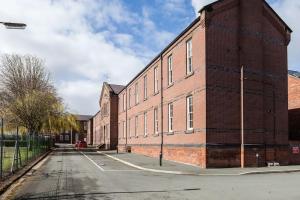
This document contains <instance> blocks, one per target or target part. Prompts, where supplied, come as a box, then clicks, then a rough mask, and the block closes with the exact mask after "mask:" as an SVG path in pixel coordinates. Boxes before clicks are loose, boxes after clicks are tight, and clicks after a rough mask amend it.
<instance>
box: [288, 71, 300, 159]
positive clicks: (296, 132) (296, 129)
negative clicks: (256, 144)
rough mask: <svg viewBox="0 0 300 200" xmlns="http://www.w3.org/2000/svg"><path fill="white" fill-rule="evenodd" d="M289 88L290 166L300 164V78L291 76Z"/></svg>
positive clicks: (289, 77)
mask: <svg viewBox="0 0 300 200" xmlns="http://www.w3.org/2000/svg"><path fill="white" fill-rule="evenodd" d="M291 74H292V73H291ZM288 86H289V87H288V99H289V138H290V148H291V150H290V164H300V151H299V150H300V78H299V77H298V76H296V75H289V76H288Z"/></svg>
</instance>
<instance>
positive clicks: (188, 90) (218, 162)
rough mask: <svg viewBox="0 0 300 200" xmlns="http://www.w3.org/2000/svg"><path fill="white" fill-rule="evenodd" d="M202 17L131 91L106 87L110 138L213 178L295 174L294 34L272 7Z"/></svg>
mask: <svg viewBox="0 0 300 200" xmlns="http://www.w3.org/2000/svg"><path fill="white" fill-rule="evenodd" d="M199 14H200V16H199V17H197V18H196V19H195V20H194V21H193V22H192V23H191V24H190V25H189V26H188V27H187V28H186V29H185V30H184V31H183V32H182V33H181V34H180V35H178V36H177V37H176V38H175V39H174V40H173V41H172V42H171V43H170V44H169V45H168V46H167V47H166V48H165V49H164V50H163V51H162V52H161V53H159V54H158V55H157V56H156V57H155V58H154V59H153V60H152V61H151V62H150V63H149V64H148V65H147V66H146V67H145V68H144V69H143V70H142V71H141V72H140V73H139V74H137V75H136V77H134V79H132V80H131V81H130V82H129V83H128V84H127V85H126V87H124V88H122V89H120V88H121V87H120V88H118V89H120V90H118V91H116V92H114V91H113V89H112V88H111V87H109V85H108V84H106V83H105V84H104V86H103V89H102V93H101V98H100V107H101V111H100V115H101V119H99V120H100V121H99V122H98V123H99V124H101V125H100V127H101V128H100V133H99V134H100V137H101V136H102V137H104V135H106V134H103V132H104V133H105V131H104V130H103V127H105V126H107V127H110V128H106V131H107V130H109V131H112V130H111V129H112V127H113V128H116V127H118V130H116V131H115V132H114V131H113V132H110V134H111V135H112V134H115V133H117V132H118V149H119V150H120V151H125V150H130V151H131V152H134V153H141V154H145V155H149V156H153V157H159V155H162V156H163V158H164V159H168V160H174V161H178V162H184V163H190V164H195V165H198V166H201V167H203V168H205V167H238V166H242V167H243V166H257V165H259V166H262V165H265V164H266V163H268V162H278V163H280V164H281V165H287V164H288V163H289V150H290V149H289V140H288V120H287V119H288V110H287V108H288V100H287V46H288V44H289V42H290V34H291V32H292V31H291V29H290V28H289V27H288V26H287V25H286V24H285V23H284V22H283V21H282V19H281V18H280V17H279V16H278V15H277V14H276V13H275V11H274V10H273V9H272V8H271V7H270V6H269V5H268V4H267V3H266V2H265V1H264V0H222V1H221V0H220V1H217V2H214V3H212V4H209V5H207V6H205V7H203V8H202V9H201V10H200V11H199ZM117 96H118V98H117ZM109 102H110V103H109ZM108 107H109V108H108ZM105 108H107V110H110V111H111V112H107V111H105ZM117 108H118V115H117V116H115V117H114V118H112V117H111V114H112V113H114V111H113V112H112V110H115V109H117ZM96 117H98V115H97V116H96ZM109 119H110V120H109ZM116 119H117V123H114V122H115V121H114V120H116ZM95 125H96V123H95V121H94V128H95ZM96 126H97V125H96ZM101 130H102V132H101ZM94 132H95V130H94ZM96 135H97V134H94V138H95V137H96ZM94 141H95V139H94ZM104 141H105V140H104ZM102 143H104V142H103V139H100V140H99V141H98V142H97V144H102ZM114 145H115V144H114Z"/></svg>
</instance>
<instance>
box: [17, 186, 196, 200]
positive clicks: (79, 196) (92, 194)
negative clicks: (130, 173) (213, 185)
mask: <svg viewBox="0 0 300 200" xmlns="http://www.w3.org/2000/svg"><path fill="white" fill-rule="evenodd" d="M199 190H201V189H200V188H188V189H180V190H148V191H147V190H146V191H131V192H130V191H129V192H89V193H77V194H60V193H59V192H57V191H51V192H47V193H41V194H35V195H29V194H28V195H24V196H22V197H19V198H16V200H25V199H47V200H48V199H79V200H81V199H86V198H87V197H88V199H99V198H101V199H105V200H110V199H113V198H111V197H110V195H122V194H146V193H171V192H189V191H199Z"/></svg>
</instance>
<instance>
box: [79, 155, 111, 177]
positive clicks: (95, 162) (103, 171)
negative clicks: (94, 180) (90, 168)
mask: <svg viewBox="0 0 300 200" xmlns="http://www.w3.org/2000/svg"><path fill="white" fill-rule="evenodd" d="M80 153H81V154H82V155H84V156H85V157H86V158H87V159H88V160H89V161H91V163H93V164H94V165H95V166H96V167H97V168H98V169H100V170H101V171H103V172H104V171H105V170H104V169H103V168H102V167H100V166H99V165H98V164H97V163H96V162H95V161H93V160H92V159H91V158H90V157H88V156H87V155H85V154H84V153H83V152H80Z"/></svg>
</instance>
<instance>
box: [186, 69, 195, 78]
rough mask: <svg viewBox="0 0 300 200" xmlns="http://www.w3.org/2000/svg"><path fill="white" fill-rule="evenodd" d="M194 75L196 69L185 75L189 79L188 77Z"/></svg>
mask: <svg viewBox="0 0 300 200" xmlns="http://www.w3.org/2000/svg"><path fill="white" fill-rule="evenodd" d="M193 75H194V71H192V72H191V73H188V74H187V75H185V77H184V78H185V79H187V78H189V77H191V76H193Z"/></svg>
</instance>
